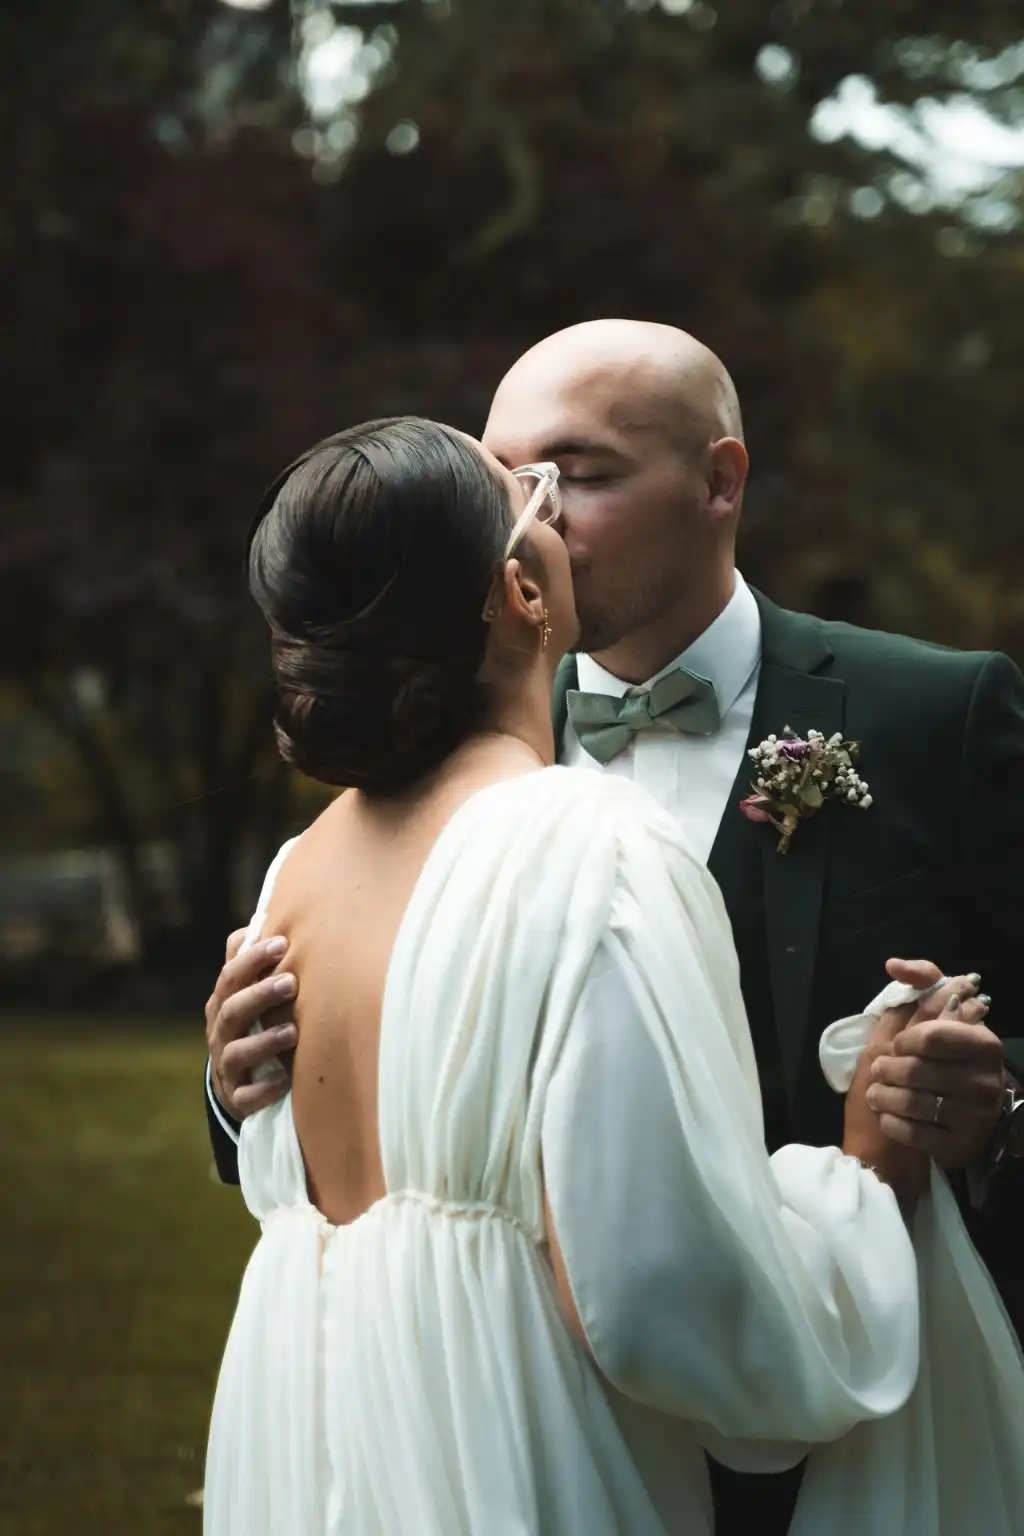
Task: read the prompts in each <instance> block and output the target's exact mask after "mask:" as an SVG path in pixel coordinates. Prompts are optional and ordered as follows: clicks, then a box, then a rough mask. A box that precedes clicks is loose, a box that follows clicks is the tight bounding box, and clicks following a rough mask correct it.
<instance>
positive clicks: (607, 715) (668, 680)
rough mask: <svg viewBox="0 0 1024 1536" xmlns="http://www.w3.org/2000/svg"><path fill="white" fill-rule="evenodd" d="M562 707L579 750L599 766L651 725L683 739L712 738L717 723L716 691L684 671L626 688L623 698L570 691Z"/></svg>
mask: <svg viewBox="0 0 1024 1536" xmlns="http://www.w3.org/2000/svg"><path fill="white" fill-rule="evenodd" d="M566 703H567V705H568V708H569V719H570V720H571V721H572V724H573V729H574V730H575V732H576V735H577V736H578V738H579V742H580V746H581V747H583V749H584V751H586V752H589V753H590V755H591V757H594V758H596V759H597V761H598V762H599V763H610V762H611V760H612V758H613V757H618V755H619V753H620V752H622V751H623V750H624V748H626V747H628V746H629V743H630V742H631V741H632V739H633V737H634V736H635V735H636V733H637V731H647V730H650V728H651V726H652V725H670V726H672V728H673V730H676V731H680V732H682V733H683V734H684V735H686V736H710V735H711V734H712V733H713V732H714V731H717V730H718V727H719V725H720V724H721V714H720V713H719V709H718V699H717V697H716V695H715V690H714V687H713V686H712V684H711V683H709V682H708V681H707V679H706V678H704V677H697V675H696V674H695V673H693V672H687V670H686V668H685V667H677V668H676V669H675V671H674V672H669V673H667V675H666V676H665V677H659V678H658V680H657V682H655V683H652V684H651V686H650V688H630V689H629V691H628V693H626V694H624V695H623V697H622V698H621V699H616V698H613V697H612V695H611V694H607V693H579V692H576V691H575V690H573V691H571V692H570V693H569V694H568V696H567V699H566Z"/></svg>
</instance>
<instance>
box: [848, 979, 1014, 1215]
mask: <svg viewBox="0 0 1024 1536" xmlns="http://www.w3.org/2000/svg"><path fill="white" fill-rule="evenodd" d="M888 970H889V975H890V976H891V977H892V979H893V980H894V981H900V982H903V983H905V984H906V985H907V986H911V987H913V988H914V989H915V990H916V991H923V990H924V989H925V988H928V987H936V990H935V991H934V992H931V993H929V994H928V995H927V996H926V997H922V998H919V999H918V1001H917V1002H914V1003H908V1004H905V1005H904V1006H902V1007H899V1008H889V1009H887V1011H886V1012H885V1013H884V1014H883V1015H882V1017H881V1018H880V1019H879V1021H878V1024H877V1025H876V1027H875V1030H874V1032H873V1034H872V1036H871V1039H870V1040H869V1041H868V1043H867V1045H866V1046H865V1048H864V1050H863V1052H862V1053H861V1057H860V1062H859V1064H858V1067H857V1072H856V1075H855V1077H854V1080H853V1082H852V1084H851V1085H850V1091H849V1093H848V1094H847V1096H846V1108H845V1127H844V1135H843V1151H844V1152H847V1153H850V1154H852V1155H853V1156H854V1157H857V1158H858V1159H859V1160H860V1161H861V1162H862V1163H865V1164H866V1165H868V1166H869V1167H871V1168H873V1169H874V1171H875V1172H876V1173H877V1175H878V1177H879V1178H880V1179H882V1181H883V1182H884V1183H886V1184H889V1185H890V1186H891V1188H892V1189H893V1190H894V1192H895V1193H896V1195H897V1197H898V1199H899V1201H900V1204H901V1205H902V1206H903V1207H904V1210H905V1211H907V1212H908V1213H909V1211H910V1210H911V1209H912V1208H913V1205H914V1203H915V1202H916V1199H917V1196H918V1195H919V1194H920V1193H921V1192H922V1190H923V1189H924V1188H925V1186H926V1184H927V1180H928V1169H929V1164H930V1159H931V1158H932V1157H933V1156H935V1152H934V1150H933V1148H934V1147H935V1145H936V1138H937V1136H938V1135H939V1134H940V1133H941V1135H943V1136H945V1137H951V1136H952V1134H953V1133H952V1132H951V1131H949V1130H947V1129H946V1127H945V1124H944V1121H945V1117H944V1116H943V1120H942V1122H938V1123H937V1122H936V1117H935V1110H936V1104H937V1102H938V1098H939V1096H940V1095H941V1097H942V1100H943V1102H942V1105H941V1106H940V1108H941V1109H942V1110H944V1109H945V1099H946V1094H947V1092H948V1093H956V1092H959V1093H960V1094H962V1095H964V1096H965V1097H966V1095H965V1094H964V1088H965V1076H968V1077H969V1081H970V1082H971V1083H973V1082H974V1081H975V1074H974V1073H973V1071H972V1072H971V1073H970V1074H965V1073H964V1071H963V1068H962V1065H961V1055H960V1053H961V1052H963V1051H964V1050H965V1047H964V1044H963V1041H962V1040H961V1039H960V1034H959V1033H958V1032H959V1031H963V1030H969V1031H981V1030H982V1023H981V1021H982V1020H983V1019H984V1017H985V1014H986V1013H987V1012H988V1002H987V999H984V1000H982V999H981V998H980V997H978V996H977V992H978V981H979V978H978V977H977V976H954V977H952V978H950V979H948V980H947V981H946V982H945V983H944V984H943V985H942V986H941V987H938V986H937V983H938V982H939V981H940V980H941V972H940V971H939V969H938V967H937V966H934V965H931V964H930V963H929V962H928V961H925V960H917V961H904V960H894V961H890V962H889V966H888ZM949 1024H952V1025H955V1026H956V1031H957V1032H954V1033H953V1034H952V1035H951V1034H950V1033H949V1031H948V1025H949ZM984 1033H985V1034H988V1033H989V1031H987V1030H985V1031H984ZM993 1038H995V1037H993ZM904 1041H907V1042H908V1045H907V1046H906V1047H904V1046H903V1045H902V1042H904ZM971 1044H973V1041H972V1042H971ZM996 1044H997V1046H998V1045H999V1042H998V1040H997V1041H996ZM954 1048H955V1049H954ZM946 1052H948V1054H944V1053H946ZM918 1053H920V1055H918ZM967 1058H968V1060H972V1059H973V1057H972V1053H971V1051H970V1050H968V1051H967ZM999 1059H1000V1062H1001V1059H1002V1052H1001V1048H1000V1052H999ZM916 1061H922V1062H924V1063H925V1066H926V1071H925V1072H924V1077H923V1081H924V1082H931V1081H933V1080H934V1081H937V1082H940V1084H941V1086H940V1087H939V1088H938V1089H937V1090H933V1089H928V1088H925V1087H924V1086H923V1085H922V1086H906V1085H907V1084H908V1083H910V1084H912V1085H913V1084H922V1069H921V1068H920V1067H917V1068H914V1069H913V1070H912V1071H910V1070H908V1066H909V1063H911V1062H916ZM936 1066H937V1067H938V1070H939V1076H938V1078H935V1077H934V1076H933V1073H934V1071H935V1068H936ZM893 1077H895V1078H896V1079H897V1082H898V1084H899V1086H897V1087H893V1086H892V1084H891V1078H893ZM972 1123H973V1122H972ZM940 1145H941V1147H942V1150H943V1152H944V1153H948V1146H947V1145H946V1144H945V1143H940Z"/></svg>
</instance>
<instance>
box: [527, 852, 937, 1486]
mask: <svg viewBox="0 0 1024 1536" xmlns="http://www.w3.org/2000/svg"><path fill="white" fill-rule="evenodd" d="M621 866H622V868H621V874H620V879H619V888H618V891H617V894H616V899H615V903H614V911H613V914H612V921H611V924H610V927H609V930H608V932H607V933H606V934H605V936H604V938H603V939H602V941H601V943H600V945H599V947H598V950H597V952H596V954H595V957H594V959H593V962H592V963H591V966H590V968H589V972H588V975H587V978H586V981H585V984H584V986H583V988H582V992H581V995H580V998H579V1001H578V1005H577V1007H576V1009H575V1012H574V1014H573V1017H572V1020H571V1023H570V1024H569V1027H568V1030H567V1032H566V1034H565V1037H564V1040H563V1042H562V1044H561V1047H560V1051H559V1055H558V1058H557V1062H556V1064H555V1066H554V1069H553V1072H552V1075H551V1078H550V1081H549V1083H548V1086H547V1095H546V1101H545V1107H544V1115H543V1125H542V1152H543V1165H544V1178H545V1186H546V1191H547V1196H548V1200H549V1204H550V1208H551V1211H552V1215H553V1218H554V1225H555V1229H556V1232H557V1237H558V1240H559V1244H560V1247H561V1249H562V1253H563V1257H564V1260H565V1265H566V1270H567V1275H568V1279H569V1283H570V1286H571V1289H572V1292H573V1296H574V1299H575V1301H576V1305H577V1310H578V1312H579V1315H580V1320H581V1322H582V1325H583V1328H584V1331H585V1333H586V1336H587V1340H588V1342H589V1345H590V1348H591V1350H592V1353H593V1355H594V1358H595V1360H596V1362H597V1364H598V1366H599V1367H600V1369H601V1370H602V1371H603V1372H604V1374H605V1375H606V1376H607V1377H608V1379H609V1380H610V1381H611V1383H612V1384H613V1385H614V1386H615V1387H617V1388H618V1389H619V1390H620V1391H622V1392H623V1393H625V1394H626V1395H627V1396H629V1397H632V1398H634V1399H636V1400H638V1401H640V1402H642V1403H645V1404H647V1405H648V1406H651V1407H654V1408H657V1409H660V1410H662V1411H664V1412H667V1413H671V1414H674V1415H678V1416H681V1417H685V1418H686V1419H688V1420H690V1421H691V1422H693V1423H694V1424H695V1426H696V1427H697V1431H698V1434H699V1435H700V1438H701V1439H702V1441H703V1443H704V1444H705V1445H706V1447H707V1448H708V1449H710V1450H712V1451H713V1452H714V1454H715V1455H716V1456H717V1457H719V1459H722V1460H725V1461H727V1462H729V1463H731V1464H732V1465H734V1466H738V1467H742V1468H745V1469H748V1470H769V1469H771V1468H777V1467H781V1466H784V1465H787V1464H791V1463H793V1462H795V1461H797V1460H799V1459H800V1458H801V1456H802V1455H803V1454H804V1453H805V1452H806V1449H807V1446H808V1445H809V1444H811V1443H816V1442H823V1441H827V1440H832V1439H834V1438H836V1437H838V1436H840V1435H843V1434H844V1433H846V1431H847V1430H849V1429H850V1428H851V1427H852V1426H853V1425H854V1424H856V1423H858V1422H860V1421H863V1420H866V1419H871V1418H876V1417H882V1416H885V1415H888V1414H890V1413H892V1412H893V1411H894V1410H896V1409H898V1408H899V1407H901V1406H902V1404H903V1403H904V1402H905V1401H906V1400H907V1398H908V1396H909V1394H910V1393H911V1391H912V1390H913V1387H914V1383H915V1380H916V1375H917V1367H918V1294H917V1275H916V1267H915V1260H914V1253H913V1248H912V1246H911V1242H910V1239H909V1237H908V1234H907V1231H906V1228H905V1225H904V1222H903V1219H902V1216H901V1213H900V1211H899V1208H898V1205H897V1203H896V1200H895V1198H894V1196H893V1194H892V1192H891V1190H889V1189H888V1188H887V1187H885V1186H884V1185H882V1184H881V1183H880V1182H879V1181H878V1179H877V1178H876V1177H875V1175H874V1174H873V1173H870V1172H868V1171H867V1170H866V1169H864V1168H862V1167H861V1165H860V1164H859V1163H858V1162H857V1161H856V1160H854V1159H852V1158H847V1157H845V1156H843V1155H842V1153H841V1152H840V1151H839V1150H838V1149H837V1148H834V1147H833V1148H813V1147H804V1146H789V1147H784V1148H782V1149H781V1150H780V1151H779V1152H778V1153H776V1155H775V1156H774V1158H772V1159H771V1160H769V1158H768V1156H767V1154H766V1152H765V1149H764V1144H763V1133H762V1126H761V1118H760V1100H759V1093H758V1087H757V1079H756V1070H755V1067H754V1063H753V1055H752V1051H751V1048H750V1043H749V1034H748V1031H747V1026H746V1020H745V1017H744V1015H743V1004H742V998H741V996H740V991H739V985H738V976H737V973H736V962H735V952H734V949H733V945H732V938H731V933H730V931H729V926H728V920H727V918H726V915H725V911H724V906H723V905H722V902H721V897H720V894H719V893H718V890H717V887H715V886H714V882H713V881H712V880H711V878H710V876H709V875H708V874H707V872H706V871H705V870H704V869H703V867H702V866H700V865H699V864H698V863H697V862H696V861H695V860H693V859H692V858H690V857H689V855H688V854H687V853H686V851H685V849H684V848H683V847H682V846H681V845H680V844H679V843H678V842H677V841H676V840H675V839H674V837H673V836H672V835H671V834H669V832H668V831H667V829H664V828H662V829H661V833H660V834H658V833H657V832H656V835H654V836H651V835H650V829H647V830H646V831H645V830H644V829H642V828H639V827H638V828H636V829H632V830H631V829H630V828H629V827H626V829H625V830H624V832H623V849H622V858H621ZM751 1442H752V1443H751Z"/></svg>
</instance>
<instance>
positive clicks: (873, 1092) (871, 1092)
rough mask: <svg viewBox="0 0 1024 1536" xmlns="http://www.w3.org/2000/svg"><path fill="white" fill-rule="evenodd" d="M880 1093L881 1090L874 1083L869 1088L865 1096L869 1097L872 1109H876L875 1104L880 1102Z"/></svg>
mask: <svg viewBox="0 0 1024 1536" xmlns="http://www.w3.org/2000/svg"><path fill="white" fill-rule="evenodd" d="M878 1093H879V1090H878V1089H877V1088H876V1087H875V1085H874V1084H873V1083H872V1085H871V1087H870V1088H869V1089H868V1091H867V1093H866V1094H865V1098H866V1099H867V1101H868V1104H869V1106H870V1107H871V1108H872V1109H874V1107H875V1105H876V1104H877V1103H878Z"/></svg>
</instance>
